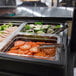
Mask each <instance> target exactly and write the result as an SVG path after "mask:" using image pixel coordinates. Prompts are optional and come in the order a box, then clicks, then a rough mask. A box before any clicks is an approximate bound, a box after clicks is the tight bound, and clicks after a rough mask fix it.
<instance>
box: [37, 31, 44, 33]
mask: <svg viewBox="0 0 76 76" xmlns="http://www.w3.org/2000/svg"><path fill="white" fill-rule="evenodd" d="M44 33H45V32H43V31H38V32H37V34H44Z"/></svg>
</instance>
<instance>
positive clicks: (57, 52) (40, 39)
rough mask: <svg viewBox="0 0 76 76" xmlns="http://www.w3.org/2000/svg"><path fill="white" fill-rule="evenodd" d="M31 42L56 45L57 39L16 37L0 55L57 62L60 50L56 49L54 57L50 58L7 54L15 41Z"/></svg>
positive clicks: (51, 37)
mask: <svg viewBox="0 0 76 76" xmlns="http://www.w3.org/2000/svg"><path fill="white" fill-rule="evenodd" d="M19 40H22V41H25V42H29V41H33V42H46V43H53V44H54V43H57V40H58V38H57V37H56V36H50V37H46V36H45V37H44V36H34V35H33V36H28V35H17V36H15V37H14V38H12V39H11V40H10V41H9V42H8V43H7V44H6V46H5V47H4V48H3V49H2V50H1V52H0V53H1V54H6V55H9V56H12V57H14V56H17V57H30V58H36V59H45V60H53V61H57V60H59V57H60V56H59V54H60V48H56V52H55V55H54V56H52V57H43V56H35V55H23V54H15V53H7V52H8V51H9V50H10V49H11V48H12V47H13V46H14V42H15V41H19Z"/></svg>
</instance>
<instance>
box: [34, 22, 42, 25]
mask: <svg viewBox="0 0 76 76" xmlns="http://www.w3.org/2000/svg"><path fill="white" fill-rule="evenodd" d="M34 24H35V25H42V22H35V23H34Z"/></svg>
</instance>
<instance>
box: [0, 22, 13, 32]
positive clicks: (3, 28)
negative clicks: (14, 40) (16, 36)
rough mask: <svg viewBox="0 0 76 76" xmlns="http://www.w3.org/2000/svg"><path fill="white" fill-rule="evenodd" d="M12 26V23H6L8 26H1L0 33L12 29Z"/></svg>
mask: <svg viewBox="0 0 76 76" xmlns="http://www.w3.org/2000/svg"><path fill="white" fill-rule="evenodd" d="M12 26H13V24H12V23H8V24H3V25H1V26H0V31H3V30H5V29H6V28H9V27H12Z"/></svg>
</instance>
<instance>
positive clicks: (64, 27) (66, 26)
mask: <svg viewBox="0 0 76 76" xmlns="http://www.w3.org/2000/svg"><path fill="white" fill-rule="evenodd" d="M67 28H68V25H67V24H65V26H63V27H61V28H59V29H57V30H55V31H54V32H53V34H59V33H60V32H62V31H64V30H65V29H67Z"/></svg>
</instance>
